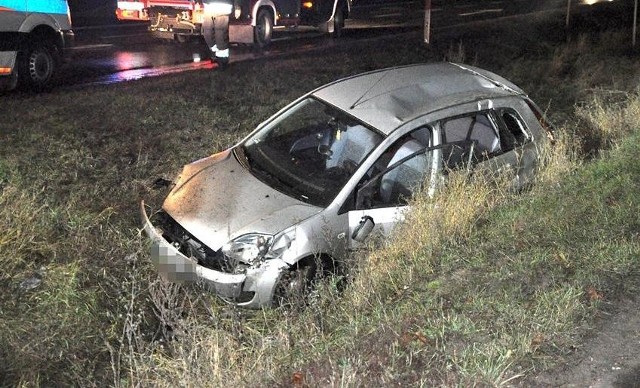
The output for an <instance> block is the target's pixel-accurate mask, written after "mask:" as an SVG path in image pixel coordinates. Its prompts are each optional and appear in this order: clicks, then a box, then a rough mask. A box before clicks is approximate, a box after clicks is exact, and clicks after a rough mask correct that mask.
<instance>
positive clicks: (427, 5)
mask: <svg viewBox="0 0 640 388" xmlns="http://www.w3.org/2000/svg"><path fill="white" fill-rule="evenodd" d="M636 1H637V0H636ZM430 38H431V0H425V2H424V43H426V44H429V40H430Z"/></svg>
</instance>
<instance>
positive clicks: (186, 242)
mask: <svg viewBox="0 0 640 388" xmlns="http://www.w3.org/2000/svg"><path fill="white" fill-rule="evenodd" d="M152 222H153V223H154V224H155V225H158V226H159V227H160V228H161V229H162V237H163V238H164V239H165V240H167V241H168V242H169V243H170V244H171V245H173V246H174V247H176V248H177V249H178V250H179V251H180V253H182V254H183V255H185V256H187V257H190V258H193V259H196V260H197V261H198V264H199V265H201V266H203V267H206V268H210V269H213V270H215V271H221V272H227V273H242V272H244V270H245V268H244V267H245V266H243V265H241V264H239V263H234V262H233V261H232V260H229V259H228V258H227V257H226V256H225V255H224V254H223V253H222V252H221V251H220V250H218V251H214V250H212V249H211V248H209V247H208V246H206V245H205V244H203V243H202V242H201V241H200V240H198V239H197V238H195V237H194V236H193V235H192V234H191V233H189V232H188V231H187V230H186V229H185V228H183V227H182V225H180V224H179V223H178V222H177V221H176V220H174V219H173V218H172V217H171V216H170V215H169V214H167V213H166V212H164V211H160V212H158V213H156V214H155V215H154V217H153V221H152Z"/></svg>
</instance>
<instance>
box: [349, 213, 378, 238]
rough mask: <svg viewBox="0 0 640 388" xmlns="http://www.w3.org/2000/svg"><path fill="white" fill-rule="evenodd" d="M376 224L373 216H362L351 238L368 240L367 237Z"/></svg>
mask: <svg viewBox="0 0 640 388" xmlns="http://www.w3.org/2000/svg"><path fill="white" fill-rule="evenodd" d="M375 225H376V223H375V222H373V218H371V216H364V217H362V219H360V223H359V224H358V226H356V228H355V229H354V230H353V233H352V234H351V238H352V239H353V240H355V241H357V242H359V243H361V242H364V240H366V238H367V237H368V236H369V235H370V234H371V231H372V230H373V227H374V226H375Z"/></svg>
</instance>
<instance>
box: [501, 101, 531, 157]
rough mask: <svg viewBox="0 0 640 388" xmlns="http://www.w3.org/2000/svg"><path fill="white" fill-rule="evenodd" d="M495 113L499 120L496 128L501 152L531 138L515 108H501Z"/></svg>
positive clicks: (520, 144)
mask: <svg viewBox="0 0 640 388" xmlns="http://www.w3.org/2000/svg"><path fill="white" fill-rule="evenodd" d="M496 113H497V116H498V121H499V125H498V128H499V132H500V147H501V149H502V152H507V151H511V150H512V149H514V148H516V147H520V146H522V145H523V144H525V143H527V142H528V141H529V140H530V139H531V136H530V135H529V132H528V130H527V128H526V126H525V124H524V120H522V118H521V117H520V115H519V114H518V113H517V112H516V111H515V110H513V109H501V110H498V111H497V112H496Z"/></svg>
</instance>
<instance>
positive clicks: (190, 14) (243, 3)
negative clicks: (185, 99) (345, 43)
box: [116, 0, 352, 48]
mask: <svg viewBox="0 0 640 388" xmlns="http://www.w3.org/2000/svg"><path fill="white" fill-rule="evenodd" d="M351 2H352V0H235V4H234V8H233V13H232V14H231V17H230V21H229V40H230V41H231V42H234V43H247V44H253V45H255V46H256V47H259V48H263V47H265V46H267V45H268V44H269V43H270V42H271V38H272V34H273V29H274V27H288V28H291V27H297V26H313V27H317V28H319V29H320V31H323V32H326V33H329V34H332V35H334V36H336V37H337V36H340V34H341V31H342V28H343V27H344V22H345V19H346V18H347V17H348V16H349V12H350V11H351ZM116 17H117V18H118V19H119V20H138V21H147V22H148V23H149V31H151V32H152V33H153V34H154V35H155V36H156V37H159V38H164V39H170V40H175V41H178V42H185V41H187V40H189V39H190V38H193V37H200V36H202V22H203V20H204V6H203V4H202V2H201V0H121V1H118V5H117V9H116Z"/></svg>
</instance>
